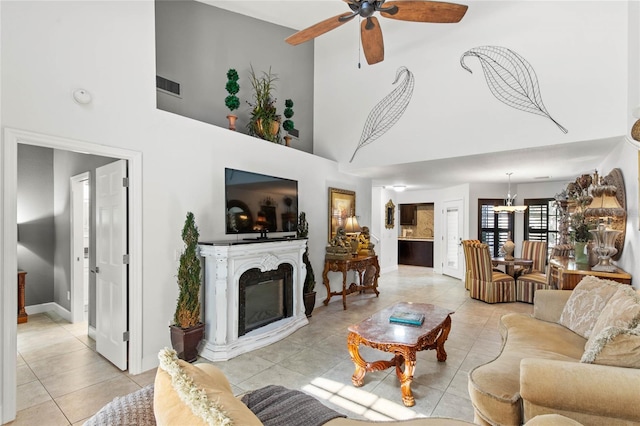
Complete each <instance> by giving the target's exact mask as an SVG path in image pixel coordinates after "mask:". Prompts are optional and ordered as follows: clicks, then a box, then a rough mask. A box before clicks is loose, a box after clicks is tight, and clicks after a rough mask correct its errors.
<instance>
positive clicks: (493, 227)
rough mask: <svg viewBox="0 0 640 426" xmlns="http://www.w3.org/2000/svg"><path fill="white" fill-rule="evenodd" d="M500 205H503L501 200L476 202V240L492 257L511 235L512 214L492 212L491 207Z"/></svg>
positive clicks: (496, 254) (480, 200) (495, 255)
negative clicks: (485, 247) (484, 246)
mask: <svg viewBox="0 0 640 426" xmlns="http://www.w3.org/2000/svg"><path fill="white" fill-rule="evenodd" d="M501 205H504V200H503V199H479V200H478V234H479V235H478V239H479V240H480V241H482V242H483V243H485V244H487V245H488V246H489V251H490V252H491V255H492V256H494V257H497V256H498V251H499V250H500V247H502V245H503V244H504V243H505V242H506V241H507V239H508V238H509V235H510V234H511V235H513V213H498V214H495V213H494V212H493V206H501Z"/></svg>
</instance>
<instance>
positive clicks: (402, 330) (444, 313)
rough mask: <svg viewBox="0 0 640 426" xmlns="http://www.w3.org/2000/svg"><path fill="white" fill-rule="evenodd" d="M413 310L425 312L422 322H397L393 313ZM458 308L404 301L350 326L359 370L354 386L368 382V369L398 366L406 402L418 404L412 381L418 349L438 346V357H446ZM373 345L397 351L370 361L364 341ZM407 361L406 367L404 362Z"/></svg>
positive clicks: (351, 351)
mask: <svg viewBox="0 0 640 426" xmlns="http://www.w3.org/2000/svg"><path fill="white" fill-rule="evenodd" d="M396 309H398V310H402V311H412V312H419V313H422V314H424V322H423V323H422V325H421V326H419V327H418V326H412V325H403V324H394V323H390V322H389V316H391V314H392V313H393V312H394V311H395V310H396ZM453 313H454V311H452V310H450V309H445V308H440V307H438V306H435V305H430V304H426V303H407V302H400V303H396V304H395V305H393V306H390V307H388V308H386V309H384V310H382V311H380V312H378V313H376V314H373V315H372V316H370V317H369V318H367V319H366V320H364V321H362V322H361V323H360V324H356V325H351V326H349V337H348V338H347V346H348V348H349V354H350V355H351V360H352V361H353V362H354V364H355V366H356V371H355V372H354V373H353V376H351V382H352V383H353V385H354V386H356V387H360V386H362V385H363V384H364V375H365V373H366V372H368V371H380V370H385V369H387V368H390V367H394V366H395V367H396V375H397V376H398V379H400V383H401V389H402V402H403V403H404V405H406V406H407V407H411V406H413V405H414V404H415V400H414V398H413V394H412V393H411V381H412V380H413V372H414V371H415V368H416V353H417V352H418V351H423V350H427V349H435V350H436V354H437V357H438V361H441V362H443V361H446V359H447V353H446V352H445V350H444V342H445V341H446V340H447V337H448V336H449V331H450V330H451V316H450V315H451V314H453ZM361 344H362V345H365V346H369V347H371V348H374V349H378V350H381V351H385V352H390V353H392V354H394V357H393V358H392V359H391V360H389V361H375V362H367V361H365V360H364V359H362V357H361V356H360V351H359V347H360V345H361ZM403 363H404V371H403V369H402V364H403Z"/></svg>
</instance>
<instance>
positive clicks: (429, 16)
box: [380, 1, 468, 24]
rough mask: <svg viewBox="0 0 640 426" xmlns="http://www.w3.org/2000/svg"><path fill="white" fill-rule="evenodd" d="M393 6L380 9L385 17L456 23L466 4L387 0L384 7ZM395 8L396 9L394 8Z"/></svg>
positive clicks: (463, 12) (465, 11) (461, 15)
mask: <svg viewBox="0 0 640 426" xmlns="http://www.w3.org/2000/svg"><path fill="white" fill-rule="evenodd" d="M392 6H395V8H393V10H391V11H389V12H383V11H381V12H380V14H381V15H382V16H384V17H385V18H391V19H399V20H401V21H414V22H433V23H445V24H446V23H456V22H460V20H461V19H462V17H463V16H464V14H465V13H467V8H468V6H466V5H463V4H456V3H446V2H439V1H388V2H385V3H384V8H385V9H388V8H389V7H392ZM396 8H397V10H395V9H396Z"/></svg>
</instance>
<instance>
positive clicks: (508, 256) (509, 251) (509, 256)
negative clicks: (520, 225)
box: [502, 239, 516, 260]
mask: <svg viewBox="0 0 640 426" xmlns="http://www.w3.org/2000/svg"><path fill="white" fill-rule="evenodd" d="M515 249H516V245H515V244H514V243H513V241H511V239H508V240H507V241H506V242H505V243H504V245H503V246H502V250H503V251H504V259H505V260H513V251H514V250H515Z"/></svg>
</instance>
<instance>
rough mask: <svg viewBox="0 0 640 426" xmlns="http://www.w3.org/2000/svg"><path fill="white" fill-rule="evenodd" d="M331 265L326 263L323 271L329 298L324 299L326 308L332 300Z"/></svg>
mask: <svg viewBox="0 0 640 426" xmlns="http://www.w3.org/2000/svg"><path fill="white" fill-rule="evenodd" d="M328 275H329V264H328V263H326V262H325V265H324V270H323V271H322V282H323V283H324V286H325V287H326V288H327V298H326V299H324V301H323V302H322V303H324V306H327V305H328V304H329V300H331V285H330V283H329V277H328Z"/></svg>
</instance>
